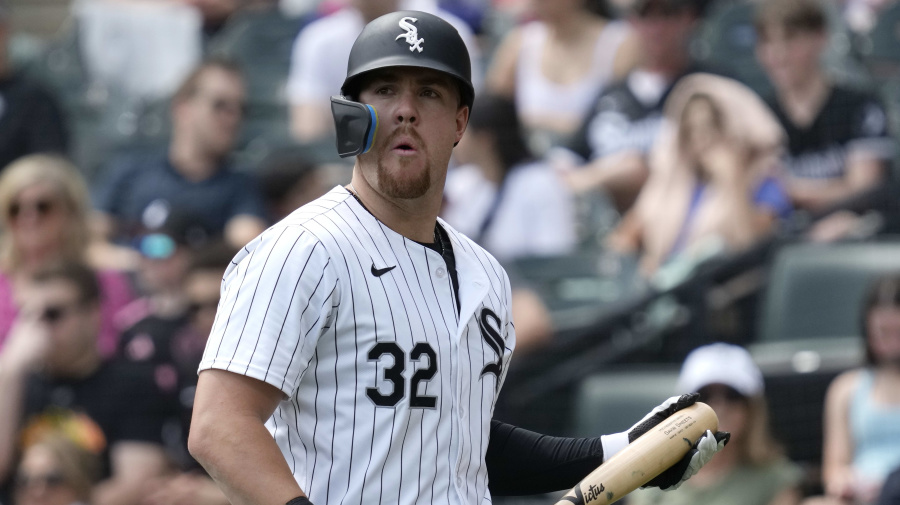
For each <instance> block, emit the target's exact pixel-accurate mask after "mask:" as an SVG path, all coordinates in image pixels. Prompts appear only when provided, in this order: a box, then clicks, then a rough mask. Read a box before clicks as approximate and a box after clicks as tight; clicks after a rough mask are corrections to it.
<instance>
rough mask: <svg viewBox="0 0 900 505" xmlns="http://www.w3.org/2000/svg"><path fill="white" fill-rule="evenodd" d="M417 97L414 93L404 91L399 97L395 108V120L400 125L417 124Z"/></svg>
mask: <svg viewBox="0 0 900 505" xmlns="http://www.w3.org/2000/svg"><path fill="white" fill-rule="evenodd" d="M418 116H419V113H418V107H417V103H416V95H415V93H414V92H412V91H408V90H407V91H404V92H403V93H400V94H399V95H398V97H397V101H396V103H395V108H394V119H395V120H396V121H397V122H398V123H401V124H402V123H415V122H416V121H417V120H418Z"/></svg>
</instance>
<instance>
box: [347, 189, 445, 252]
mask: <svg viewBox="0 0 900 505" xmlns="http://www.w3.org/2000/svg"><path fill="white" fill-rule="evenodd" d="M346 188H347V190H348V191H350V193H351V194H353V195H355V196H356V198H357V199H358V200H359V202H360V203H361V204H362V206H363V207H365V209H366V210H367V211H369V213H371V214H372V215H373V216H375V218H376V219H378V220H379V221H381V222H382V223H384V224H385V226H387V227H388V228H390V229H391V230H394V231H395V232H397V233H399V234H400V235H403V236H404V237H406V238H408V239H410V240H415V241H416V242H422V243H432V242H434V224H435V222H436V221H437V215H438V212H439V211H440V196H441V195H437V196H438V197H437V198H435V197H434V195H430V194H426V195H424V196H422V197H420V198H416V199H411V200H402V199H392V198H389V197H386V196H384V195H382V194H380V193H379V192H378V191H376V190H375V189H374V188H372V187H371V186H369V185H368V184H366V182H365V180H364V179H362V177H359V178H358V177H356V175H354V177H353V180H352V182H351V183H350V184H348V185H347V186H346ZM435 200H436V204H435Z"/></svg>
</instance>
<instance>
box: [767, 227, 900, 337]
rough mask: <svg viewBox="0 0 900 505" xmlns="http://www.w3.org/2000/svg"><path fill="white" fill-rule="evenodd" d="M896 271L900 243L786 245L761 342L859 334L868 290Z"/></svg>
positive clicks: (899, 263)
mask: <svg viewBox="0 0 900 505" xmlns="http://www.w3.org/2000/svg"><path fill="white" fill-rule="evenodd" d="M893 271H900V241H894V240H891V241H879V242H866V243H845V244H794V245H788V246H785V247H783V248H782V249H781V250H780V251H778V253H777V255H776V258H775V260H774V263H773V266H772V271H771V274H770V276H769V279H770V280H769V284H768V286H767V288H766V294H765V300H764V305H763V312H762V321H761V329H762V332H761V334H760V335H759V340H760V341H761V342H784V341H792V340H803V339H821V338H841V337H856V336H858V334H859V327H858V326H859V325H858V321H859V315H858V314H859V307H860V303H861V297H862V296H863V293H864V292H865V290H866V287H867V286H868V285H869V283H870V282H871V281H872V280H873V279H874V278H875V277H876V276H878V275H879V274H882V273H887V272H893Z"/></svg>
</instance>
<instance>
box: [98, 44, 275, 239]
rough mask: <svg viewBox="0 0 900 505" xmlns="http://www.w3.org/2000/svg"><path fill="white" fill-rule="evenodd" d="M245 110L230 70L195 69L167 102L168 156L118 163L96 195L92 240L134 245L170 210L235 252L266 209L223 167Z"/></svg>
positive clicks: (218, 64)
mask: <svg viewBox="0 0 900 505" xmlns="http://www.w3.org/2000/svg"><path fill="white" fill-rule="evenodd" d="M244 106H245V103H244V81H243V78H242V76H241V74H240V71H239V70H238V69H237V68H236V67H234V66H232V65H231V64H230V63H227V62H224V61H209V62H206V63H203V64H202V65H200V66H199V67H197V68H196V69H195V70H194V71H193V72H192V73H191V75H190V76H188V78H187V79H186V80H185V81H184V83H183V84H182V85H181V87H180V88H179V89H178V91H177V92H176V93H175V96H174V97H173V99H172V141H171V143H170V145H169V149H168V152H167V153H165V154H163V153H158V154H154V155H152V156H138V155H132V156H128V157H127V158H126V159H120V160H117V161H116V162H115V163H113V164H112V166H111V167H110V169H109V171H108V174H107V178H106V180H105V181H103V183H102V184H101V185H100V186H99V187H98V188H97V191H96V206H97V209H98V210H99V212H97V213H96V215H95V216H94V226H95V228H96V232H97V233H98V234H99V236H101V237H102V238H104V239H106V240H112V241H121V240H123V239H124V240H128V239H131V238H134V237H135V235H136V234H137V232H138V231H139V230H140V229H142V228H147V227H153V226H154V225H156V224H158V223H159V222H160V221H161V220H162V219H164V218H165V216H166V214H167V212H168V210H169V209H172V208H176V207H177V208H181V209H184V210H186V211H189V212H191V213H194V214H196V215H197V216H199V217H200V218H201V220H202V221H201V224H202V225H203V226H204V227H206V228H207V229H209V230H211V231H212V232H213V233H216V234H222V235H223V236H224V237H225V239H226V240H227V241H228V242H229V243H230V244H232V245H233V246H234V247H243V246H244V244H246V243H247V242H249V241H250V240H251V239H252V238H253V237H255V236H256V235H258V234H259V233H260V232H261V231H262V230H263V229H265V226H266V214H265V208H264V207H263V203H262V199H261V197H260V195H259V192H258V191H257V189H256V187H255V184H254V183H253V180H252V178H251V177H250V176H248V175H246V174H243V173H240V172H237V171H235V170H234V169H233V168H232V166H231V165H230V163H229V162H228V155H229V154H230V153H231V151H232V149H233V148H234V145H235V141H236V140H237V134H238V130H239V128H240V125H241V120H242V119H243V114H244Z"/></svg>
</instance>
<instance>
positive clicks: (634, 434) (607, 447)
mask: <svg viewBox="0 0 900 505" xmlns="http://www.w3.org/2000/svg"><path fill="white" fill-rule="evenodd" d="M698 398H700V395H699V394H697V393H691V394H686V395H681V396H673V397H671V398H669V399H668V400H666V401H664V402H662V404H660V405H658V406H657V407H656V408H654V409H653V410H651V411H650V413H649V414H647V415H646V416H644V417H643V418H642V419H641V420H640V421H638V422H636V423H635V424H634V426H632V427H631V428H628V430H626V431H623V432H621V433H613V434H612V435H603V436H601V437H600V441H601V442H602V444H603V461H607V460H609V458H611V457H613V456H614V455H615V454H616V453H617V452H619V451H621V450H622V449H624V448H625V447H626V446H627V445H628V444H630V443H632V442H634V441H635V440H637V439H638V437H640V436H641V435H643V434H644V433H647V432H648V431H650V429H651V428H653V427H654V426H656V425H657V424H659V423H661V422H663V421H664V420H666V418H668V417H669V416H671V415H672V414H674V413H675V412H678V411H679V410H681V409H683V408H687V407H690V406H691V405H693V404H695V403H697V399H698Z"/></svg>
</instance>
